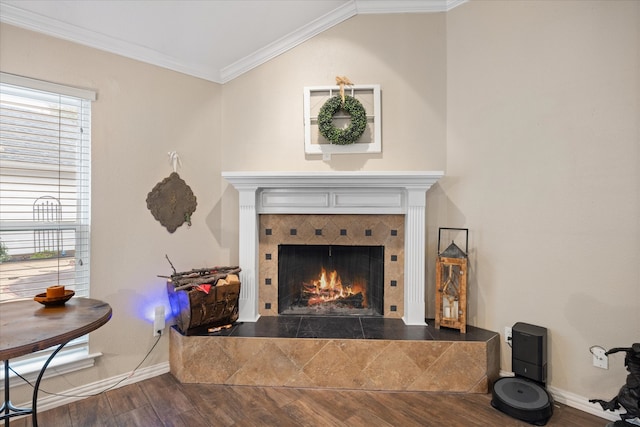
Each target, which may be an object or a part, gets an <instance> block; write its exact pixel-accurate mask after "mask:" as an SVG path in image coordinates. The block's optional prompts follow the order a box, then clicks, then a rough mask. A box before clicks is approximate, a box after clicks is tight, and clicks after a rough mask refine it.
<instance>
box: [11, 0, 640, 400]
mask: <svg viewBox="0 0 640 427" xmlns="http://www.w3.org/2000/svg"><path fill="white" fill-rule="evenodd" d="M639 26H640V3H638V2H635V1H630V2H623V1H616V2H543V1H540V2H507V1H492V2H479V1H478V2H476V1H472V2H470V3H467V4H464V5H462V6H460V7H458V8H456V9H454V10H452V11H450V12H448V13H447V14H414V15H386V16H376V15H365V16H357V17H355V18H352V19H350V20H348V21H346V22H344V23H342V24H340V25H338V26H336V27H334V28H332V29H330V30H328V31H326V32H324V33H323V34H321V35H318V36H316V37H314V38H313V39H311V40H309V41H307V42H305V43H303V44H301V45H300V46H298V47H296V48H294V49H293V50H291V51H289V52H287V53H285V54H283V55H281V56H279V57H277V58H275V59H274V60H272V61H270V62H268V63H266V64H264V65H262V66H260V67H258V68H256V69H254V70H252V71H250V72H248V73H246V74H244V75H242V76H240V77H239V78H237V79H235V80H233V81H232V82H229V83H227V84H225V85H224V86H222V87H221V86H219V85H216V84H213V83H207V82H205V81H202V80H199V79H195V78H191V77H186V76H182V75H180V74H177V73H173V72H170V71H166V70H161V69H158V68H156V67H153V66H149V65H144V64H140V63H137V62H135V61H131V60H127V59H123V58H120V57H117V56H114V55H110V54H106V53H101V52H97V51H95V50H91V49H87V48H83V47H80V46H76V45H73V44H69V43H65V42H62V41H56V40H53V39H50V38H46V37H42V36H38V35H35V34H33V33H30V32H26V31H22V30H17V29H15V28H12V27H9V26H6V25H2V26H1V27H0V28H1V33H0V68H1V69H2V71H5V72H13V73H17V74H23V75H26V76H30V77H36V78H43V79H47V80H53V81H56V82H60V83H65V84H71V85H78V86H84V87H91V88H95V89H96V90H97V91H98V97H99V98H98V101H97V102H96V104H95V105H94V129H93V144H94V152H93V161H94V166H93V168H94V169H93V191H94V202H93V246H92V248H93V253H92V255H93V256H92V295H93V296H95V297H97V298H103V299H105V300H107V301H109V302H110V303H111V304H112V305H113V307H114V318H113V320H112V321H111V322H110V323H109V324H107V325H106V326H105V327H103V328H102V329H100V330H98V331H97V332H95V333H94V334H92V338H91V343H92V351H101V352H103V353H105V356H104V357H103V358H101V359H99V364H98V367H97V368H96V369H91V370H88V371H86V372H82V373H77V374H72V375H67V377H66V378H67V379H65V380H56V381H55V382H54V383H53V387H52V388H55V386H58V389H61V390H63V389H66V388H69V385H68V382H67V380H68V381H70V382H71V383H72V384H74V385H80V384H83V383H90V382H92V381H97V380H98V379H100V378H105V377H110V376H114V375H117V374H121V373H123V372H128V371H129V370H131V369H132V368H133V367H134V366H135V364H137V362H138V361H139V360H140V358H141V356H142V355H143V354H144V353H145V352H146V350H147V349H148V348H149V346H150V344H151V343H152V341H153V338H152V337H151V327H150V325H149V323H147V322H146V321H145V320H142V319H140V318H139V317H138V316H137V314H136V312H137V310H138V308H139V307H141V306H145V305H149V306H151V308H152V306H153V305H154V304H155V301H156V300H161V299H162V297H163V292H164V288H163V283H162V280H160V279H158V278H157V277H156V275H157V274H167V273H168V272H169V271H170V270H169V266H168V264H167V263H166V261H165V260H164V254H165V253H166V254H168V255H169V256H170V257H171V259H172V260H173V262H174V264H175V265H176V267H177V268H178V269H189V268H192V267H200V266H203V265H208V264H211V263H216V264H221V263H227V262H230V263H232V262H234V261H237V256H238V255H237V235H238V219H237V205H236V203H237V194H236V192H235V190H233V188H231V187H230V186H228V185H227V184H226V182H224V181H223V180H221V178H220V171H223V170H441V169H442V170H445V171H446V177H445V178H443V179H442V180H441V182H440V184H438V185H436V186H435V187H434V188H432V189H431V190H430V191H429V193H428V196H427V200H428V224H427V232H428V242H429V247H428V253H427V256H428V257H429V258H428V268H429V272H428V289H427V292H428V295H432V294H433V287H434V286H433V277H432V276H433V273H432V272H433V268H432V265H433V258H434V257H435V255H436V248H435V239H436V238H437V228H438V227H443V226H455V227H468V228H470V229H471V234H470V236H471V241H470V247H471V264H472V275H471V278H472V279H471V284H470V287H471V289H470V323H471V324H472V325H475V326H479V327H483V328H487V329H491V330H495V331H499V332H502V329H503V327H504V326H507V325H509V326H510V325H513V323H515V322H517V321H524V322H529V323H534V324H538V325H541V326H546V327H548V328H549V330H550V382H551V385H552V386H554V387H557V388H559V389H562V390H566V391H569V392H572V393H576V394H578V395H581V396H585V397H607V398H608V397H612V396H613V395H615V394H616V393H617V391H618V389H619V387H620V385H621V384H622V381H623V380H624V375H625V371H624V368H623V367H622V357H621V356H614V357H612V358H611V362H610V363H611V369H610V370H609V371H603V370H598V369H596V368H593V367H592V366H591V356H590V354H589V352H588V349H589V346H591V345H595V344H598V345H602V346H604V347H613V346H620V345H629V344H631V343H632V342H633V341H638V339H639V338H640V329H639V327H638V326H637V325H639V324H640V314H639V313H640V290H639V289H640V286H639V284H640V267H639V266H640V220H639V218H640V200H639V197H640V188H639V186H640V175H639V174H640V153H639V149H640V148H639V145H640V144H639V141H640V131H639V129H638V126H639V125H638V123H639V122H640V100H639V96H640V95H639V93H640V58H639V53H638V52H639V51H640V46H639V41H638V40H640V30H639ZM60 55H64V56H65V58H64V59H66V60H67V61H68V62H69V63H71V66H65V65H64V64H63V63H62V62H61V61H60V60H59V56H60ZM336 75H347V76H348V77H349V78H350V79H351V80H352V81H354V82H355V83H360V84H369V83H371V84H373V83H378V84H380V85H381V88H382V116H383V140H382V149H383V152H382V153H381V154H374V155H342V156H338V155H334V156H333V158H332V160H331V161H330V162H325V161H323V160H322V159H321V158H320V157H319V156H305V154H304V143H303V140H304V139H303V125H302V88H303V87H304V86H312V85H325V84H332V83H333V81H334V80H333V79H334V77H335V76H336ZM171 150H177V151H179V152H180V154H181V156H182V159H183V163H184V167H183V169H181V171H180V172H181V176H182V177H183V178H184V179H185V180H186V181H187V183H188V184H189V185H191V187H192V189H193V190H194V193H195V194H196V196H197V197H198V210H197V211H196V213H195V215H194V218H193V220H194V225H193V227H192V228H191V229H184V228H180V229H178V231H176V233H174V234H172V235H171V234H169V233H167V232H166V230H164V229H163V228H161V226H160V225H159V224H158V223H157V222H155V220H154V219H153V218H152V217H151V214H150V213H149V212H148V210H147V209H146V204H145V199H146V195H147V193H148V192H149V191H150V190H151V188H152V187H153V185H155V183H156V182H158V181H159V180H161V179H162V178H164V177H165V176H167V175H168V173H169V172H170V168H169V166H168V163H167V157H166V153H167V151H171ZM427 308H428V314H429V315H431V316H433V302H432V300H429V301H428V303H427ZM502 353H503V354H502V368H503V369H504V370H509V369H510V362H509V360H510V350H509V349H508V348H507V347H504V346H503V352H502ZM167 359H168V350H167V343H166V341H163V342H162V347H161V349H160V351H158V352H156V353H154V354H153V355H152V358H151V360H150V361H149V362H147V363H148V364H154V363H159V362H164V361H166V360H167ZM47 387H49V386H47Z"/></svg>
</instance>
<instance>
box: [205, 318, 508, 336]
mask: <svg viewBox="0 0 640 427" xmlns="http://www.w3.org/2000/svg"><path fill="white" fill-rule="evenodd" d="M202 335H211V336H233V337H245V338H247V337H259V338H315V339H371V340H406V341H425V340H426V341H429V340H433V341H484V342H486V341H488V340H489V339H491V338H492V337H494V336H496V335H497V333H496V332H492V331H488V330H486V329H481V328H477V327H475V326H469V325H467V331H466V333H460V331H459V330H457V329H449V328H440V329H436V328H435V323H434V320H433V319H427V326H420V325H405V324H404V322H403V321H402V320H401V319H390V318H382V317H365V316H359V317H342V316H340V317H336V316H324V317H322V316H294V315H291V316H261V317H260V318H259V319H258V321H257V322H237V323H235V324H234V325H233V326H232V327H231V328H229V329H223V330H221V331H218V332H213V333H204V334H202Z"/></svg>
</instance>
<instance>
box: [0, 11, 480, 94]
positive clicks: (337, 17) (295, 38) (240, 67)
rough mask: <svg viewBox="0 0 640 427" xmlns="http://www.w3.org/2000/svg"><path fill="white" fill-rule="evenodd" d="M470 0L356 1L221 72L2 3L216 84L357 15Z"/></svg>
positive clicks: (8, 15) (27, 20)
mask: <svg viewBox="0 0 640 427" xmlns="http://www.w3.org/2000/svg"><path fill="white" fill-rule="evenodd" d="M467 1H468V0H350V1H349V2H347V3H345V4H344V5H343V6H341V7H339V8H337V9H334V10H333V11H331V12H329V13H328V14H326V15H324V16H322V17H320V18H318V19H316V20H315V21H313V22H311V23H310V24H308V25H305V26H303V27H301V28H299V29H298V30H297V31H294V32H293V33H291V34H289V35H287V36H286V37H283V38H281V39H279V40H276V41H275V42H273V43H270V44H269V45H267V46H265V47H264V48H262V49H259V50H257V51H255V52H253V53H252V54H250V55H247V56H246V57H244V58H242V59H240V60H239V61H236V62H234V63H232V64H231V65H228V66H226V67H224V68H222V69H220V70H212V69H209V68H207V67H206V66H204V65H203V64H199V63H184V61H182V60H179V59H178V58H174V57H171V56H168V55H165V54H162V53H160V52H158V51H156V50H153V49H149V48H147V47H144V46H140V45H137V44H134V43H130V42H127V41H125V40H122V39H118V38H116V37H111V36H107V35H104V34H101V33H98V32H95V31H90V30H86V29H84V28H80V27H77V26H75V25H71V24H67V23H64V22H61V21H58V20H55V19H51V18H47V17H45V16H42V15H39V14H36V13H33V12H30V11H27V10H24V9H20V8H18V7H15V6H13V5H10V4H6V3H1V4H0V6H1V7H2V13H0V21H1V22H4V23H6V24H10V25H15V26H17V27H21V28H26V29H28V30H32V31H35V32H38V33H42V34H46V35H49V36H52V37H56V38H59V39H63V40H67V41H71V42H75V43H79V44H81V45H85V46H89V47H92V48H95V49H99V50H103V51H106V52H110V53H114V54H117V55H120V56H124V57H126V58H131V59H134V60H137V61H141V62H145V63H148V64H152V65H157V66H159V67H162V68H166V69H169V70H173V71H177V72H179V73H183V74H187V75H190V76H194V77H198V78H202V79H205V80H209V81H212V82H214V83H221V84H224V83H227V82H229V81H231V80H233V79H234V78H236V77H238V76H240V75H242V74H244V73H246V72H247V71H249V70H251V69H253V68H255V67H257V66H259V65H262V64H264V63H265V62H267V61H269V60H271V59H273V58H275V57H276V56H278V55H281V54H282V53H284V52H286V51H288V50H290V49H292V48H294V47H295V46H297V45H299V44H301V43H303V42H305V41H307V40H309V39H310V38H312V37H314V36H316V35H318V34H320V33H322V32H323V31H325V30H327V29H329V28H331V27H333V26H335V25H337V24H339V23H341V22H343V21H345V20H347V19H349V18H351V17H353V16H355V15H358V14H382V13H436V12H447V11H449V10H451V9H453V8H454V7H457V6H459V5H461V4H463V3H466V2H467Z"/></svg>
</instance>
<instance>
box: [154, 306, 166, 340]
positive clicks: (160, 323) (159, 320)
mask: <svg viewBox="0 0 640 427" xmlns="http://www.w3.org/2000/svg"><path fill="white" fill-rule="evenodd" d="M163 331H164V305H159V306H157V307H156V310H155V317H154V319H153V336H154V337H157V336H158V335H162V332H163Z"/></svg>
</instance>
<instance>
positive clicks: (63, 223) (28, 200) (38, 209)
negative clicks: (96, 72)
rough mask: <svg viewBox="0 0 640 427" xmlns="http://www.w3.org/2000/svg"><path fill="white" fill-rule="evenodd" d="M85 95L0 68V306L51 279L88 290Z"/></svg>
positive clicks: (48, 283) (88, 96)
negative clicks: (5, 71)
mask: <svg viewBox="0 0 640 427" xmlns="http://www.w3.org/2000/svg"><path fill="white" fill-rule="evenodd" d="M92 100H95V93H93V92H91V91H87V90H83V89H76V88H70V87H66V86H60V85H57V84H52V83H48V82H43V81H39V80H32V79H27V78H22V77H19V76H14V75H10V74H6V73H0V310H1V309H2V307H1V303H2V302H6V301H11V300H15V299H23V298H33V297H34V296H35V295H37V294H40V293H43V292H46V288H47V287H49V286H52V285H56V284H60V285H64V286H65V288H66V289H68V290H73V291H75V294H76V296H89V267H90V254H89V248H90V242H89V237H90V225H91V210H90V207H91V191H90V189H91V169H90V166H91V101H92ZM79 341H80V343H82V342H84V343H85V346H86V342H87V340H86V338H84V339H80V340H79ZM75 344H76V345H77V344H78V342H76V343H75ZM70 347H73V343H71V346H70ZM40 356H42V355H40ZM12 366H16V365H14V364H12Z"/></svg>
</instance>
